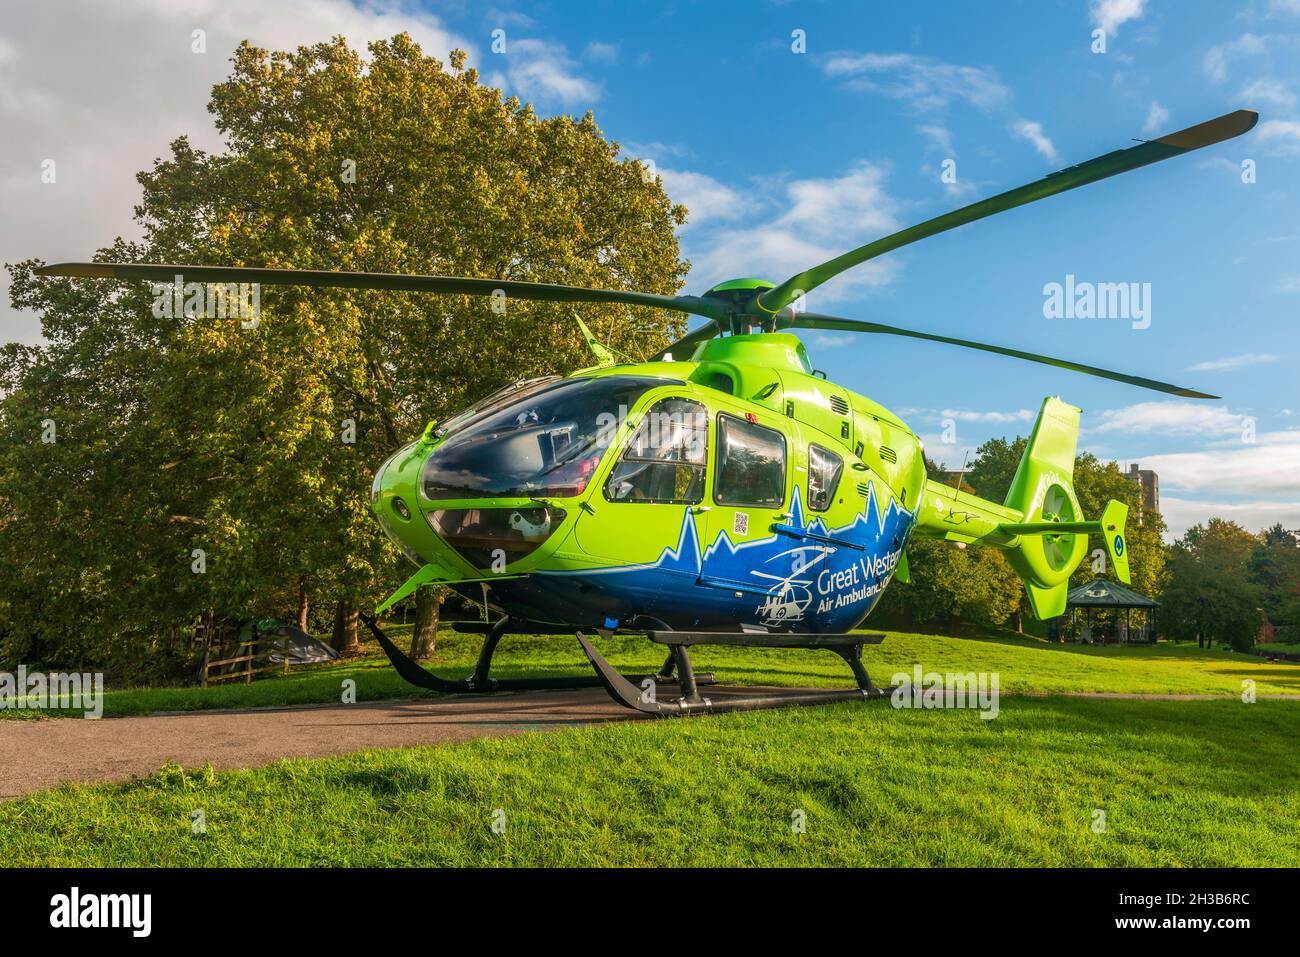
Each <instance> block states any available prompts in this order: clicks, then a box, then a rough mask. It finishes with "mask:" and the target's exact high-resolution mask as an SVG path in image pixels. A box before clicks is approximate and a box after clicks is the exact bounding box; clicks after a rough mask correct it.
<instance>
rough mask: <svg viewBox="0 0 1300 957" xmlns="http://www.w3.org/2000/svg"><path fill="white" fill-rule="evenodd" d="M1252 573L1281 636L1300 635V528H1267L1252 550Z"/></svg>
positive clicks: (1264, 604) (1277, 525) (1250, 569)
mask: <svg viewBox="0 0 1300 957" xmlns="http://www.w3.org/2000/svg"><path fill="white" fill-rule="evenodd" d="M1249 577H1250V580H1251V582H1252V583H1253V584H1255V585H1256V586H1257V587H1258V588H1259V590H1260V605H1261V607H1262V608H1263V610H1264V612H1265V614H1267V615H1268V619H1269V621H1271V622H1272V623H1273V624H1274V625H1275V626H1277V630H1278V636H1279V638H1282V637H1285V638H1288V639H1291V638H1294V637H1296V636H1300V532H1297V531H1292V530H1291V529H1287V528H1283V527H1282V525H1281V524H1276V525H1273V526H1272V527H1271V528H1266V529H1265V530H1264V531H1263V533H1262V534H1261V535H1260V536H1259V542H1258V544H1257V545H1256V546H1255V549H1254V551H1253V552H1252V553H1251V556H1250V561H1249Z"/></svg>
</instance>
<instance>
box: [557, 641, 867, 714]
mask: <svg viewBox="0 0 1300 957" xmlns="http://www.w3.org/2000/svg"><path fill="white" fill-rule="evenodd" d="M649 637H650V639H651V640H652V641H655V642H658V643H660V644H666V645H668V647H669V649H670V650H671V658H672V659H673V660H674V661H675V663H676V665H677V675H678V683H679V686H680V688H681V694H680V696H679V697H678V698H677V699H675V700H668V701H661V700H660V699H659V696H658V688H657V685H654V684H652V683H649V682H642V683H641V687H639V688H638V687H637V686H636V685H635V684H633V682H632V681H629V680H628V679H627V678H625V677H623V676H622V675H621V674H619V673H618V672H617V671H616V670H615V669H614V668H613V666H611V665H610V663H609V662H608V661H606V660H605V658H604V656H603V655H601V653H600V652H599V651H597V650H596V647H595V646H594V645H593V644H592V643H591V641H590V640H589V639H588V637H587V636H586V635H585V634H583V633H582V632H578V643H579V644H580V645H581V646H582V650H583V653H584V654H585V655H586V656H587V660H588V661H590V662H591V666H592V667H593V668H594V669H595V671H596V674H597V676H598V677H599V678H600V682H601V684H602V685H604V687H605V690H606V691H607V692H608V693H609V696H610V697H611V698H613V699H614V700H615V701H616V702H618V703H619V704H621V705H623V706H624V707H627V708H632V709H633V710H635V711H640V712H641V713H642V714H648V715H653V716H655V717H681V716H685V715H691V714H708V713H714V714H716V713H721V712H725V711H758V710H763V709H768V708H789V707H807V706H810V705H818V704H829V703H831V702H835V701H863V700H867V699H871V698H883V697H886V696H888V695H889V694H890V693H891V692H892V690H893V689H892V688H878V687H877V686H876V685H875V684H873V683H872V681H871V676H870V675H868V674H867V669H866V667H865V666H864V665H863V664H862V646H863V645H875V644H879V643H880V642H881V641H882V640H883V639H884V635H881V634H836V635H821V634H808V635H803V634H789V633H787V634H767V635H758V634H745V633H720V632H680V631H676V632H675V631H652V632H650V633H649ZM710 644H712V645H745V646H749V647H763V648H825V649H827V650H829V651H833V652H834V653H835V654H837V655H839V656H840V657H841V658H843V659H844V661H845V662H846V663H847V664H848V666H849V668H850V669H851V670H852V671H853V677H854V680H855V681H856V682H857V684H858V687H857V688H855V689H853V690H841V689H827V690H824V691H791V692H781V693H779V694H770V693H763V694H744V693H736V692H728V693H726V694H725V696H724V695H720V694H718V693H717V692H716V691H715V692H714V693H713V694H712V696H711V697H706V696H702V695H701V694H700V693H699V689H698V687H697V685H698V681H697V680H696V677H695V673H694V669H693V668H692V665H691V659H690V655H689V653H688V652H687V649H688V648H689V647H690V646H691V645H710Z"/></svg>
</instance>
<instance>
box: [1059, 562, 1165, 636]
mask: <svg viewBox="0 0 1300 957" xmlns="http://www.w3.org/2000/svg"><path fill="white" fill-rule="evenodd" d="M1065 605H1066V608H1068V609H1070V610H1071V612H1070V620H1071V621H1072V622H1077V621H1078V617H1079V611H1078V610H1079V609H1080V608H1082V609H1084V610H1085V611H1084V614H1085V624H1084V626H1083V637H1082V640H1084V641H1092V640H1094V639H1093V637H1092V624H1093V619H1094V616H1095V615H1096V613H1097V609H1103V610H1110V611H1114V612H1115V631H1116V634H1114V635H1113V636H1112V637H1113V638H1114V639H1115V640H1117V641H1119V642H1122V643H1128V642H1139V643H1141V642H1149V643H1150V644H1153V645H1154V644H1155V643H1156V609H1157V608H1159V607H1160V602H1158V601H1156V600H1155V599H1154V598H1148V597H1147V596H1146V595H1139V594H1138V593H1137V592H1135V591H1133V589H1131V588H1125V587H1124V586H1123V585H1120V584H1117V583H1116V582H1112V581H1107V580H1106V579H1104V578H1094V579H1093V580H1092V581H1090V582H1088V584H1086V585H1080V586H1079V587H1078V588H1072V589H1071V590H1070V593H1069V596H1068V597H1067V598H1066V602H1065ZM1134 608H1141V609H1143V610H1145V611H1146V620H1145V621H1144V622H1143V623H1142V624H1140V625H1138V627H1137V628H1136V629H1133V628H1131V627H1130V626H1129V615H1130V614H1131V612H1132V610H1133V609H1134ZM1121 611H1123V613H1124V615H1123V617H1122V618H1121V617H1120V614H1119V613H1120V612H1121Z"/></svg>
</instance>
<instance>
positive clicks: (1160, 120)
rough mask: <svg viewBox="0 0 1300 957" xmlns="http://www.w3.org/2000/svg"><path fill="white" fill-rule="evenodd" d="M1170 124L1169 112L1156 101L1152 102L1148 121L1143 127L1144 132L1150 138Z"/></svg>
mask: <svg viewBox="0 0 1300 957" xmlns="http://www.w3.org/2000/svg"><path fill="white" fill-rule="evenodd" d="M1168 122H1169V111H1168V110H1166V109H1165V108H1164V107H1163V106H1161V105H1160V104H1159V103H1157V102H1156V101H1155V100H1152V101H1151V109H1150V110H1148V111H1147V121H1146V123H1144V124H1143V125H1142V132H1143V133H1145V134H1147V135H1148V136H1150V135H1151V134H1153V133H1160V132H1161V131H1163V130H1164V128H1165V124H1166V123H1168Z"/></svg>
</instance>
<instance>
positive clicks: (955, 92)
mask: <svg viewBox="0 0 1300 957" xmlns="http://www.w3.org/2000/svg"><path fill="white" fill-rule="evenodd" d="M822 69H823V70H824V71H825V72H826V74H827V75H828V76H831V77H836V78H839V79H842V80H844V81H845V84H846V85H847V86H848V87H850V88H851V89H859V90H870V91H872V92H876V93H881V94H883V95H885V96H888V97H892V98H894V99H898V100H903V101H905V102H907V103H908V104H909V105H910V106H912V107H914V108H915V109H918V110H922V111H926V112H933V111H939V110H944V109H946V108H947V107H948V105H949V104H950V103H951V102H952V101H953V100H964V101H966V102H967V103H970V104H971V105H973V106H977V107H979V108H980V109H984V110H988V109H992V108H994V107H997V106H1002V105H1003V104H1005V103H1007V102H1008V101H1009V100H1010V98H1011V91H1010V90H1009V89H1007V87H1006V86H1005V85H1004V84H1003V83H1002V81H1001V79H999V78H998V74H997V71H996V70H993V69H992V68H990V67H976V66H962V65H960V64H956V63H945V62H944V61H942V60H937V59H935V58H933V57H924V56H916V55H914V54H911V53H835V54H832V55H831V56H830V57H829V58H827V59H826V60H825V61H824V62H823V64H822Z"/></svg>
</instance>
